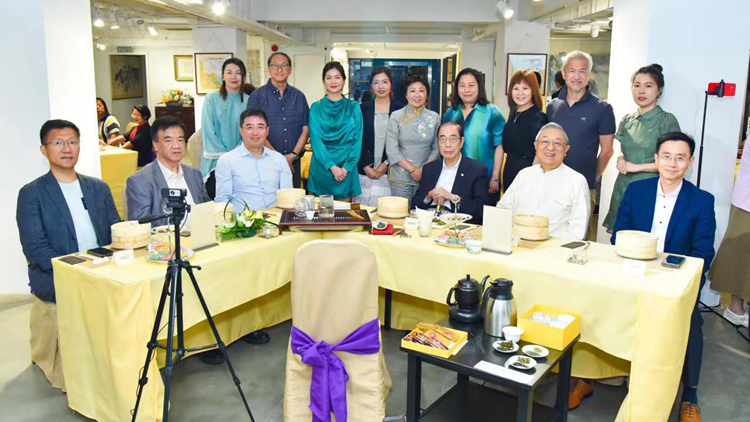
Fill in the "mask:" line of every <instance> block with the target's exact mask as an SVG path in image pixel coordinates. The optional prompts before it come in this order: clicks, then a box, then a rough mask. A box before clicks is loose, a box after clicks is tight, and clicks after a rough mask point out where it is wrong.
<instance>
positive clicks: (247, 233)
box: [237, 230, 258, 238]
mask: <svg viewBox="0 0 750 422" xmlns="http://www.w3.org/2000/svg"><path fill="white" fill-rule="evenodd" d="M256 234H258V230H243V231H241V232H238V233H237V237H245V238H247V237H253V236H255V235H256Z"/></svg>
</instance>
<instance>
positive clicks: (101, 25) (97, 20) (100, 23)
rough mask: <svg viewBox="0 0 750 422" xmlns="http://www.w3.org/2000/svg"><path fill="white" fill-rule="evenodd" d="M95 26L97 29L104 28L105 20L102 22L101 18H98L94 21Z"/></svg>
mask: <svg viewBox="0 0 750 422" xmlns="http://www.w3.org/2000/svg"><path fill="white" fill-rule="evenodd" d="M94 26H95V27H97V28H102V27H103V26H104V20H102V18H101V17H99V16H97V17H96V18H95V19H94Z"/></svg>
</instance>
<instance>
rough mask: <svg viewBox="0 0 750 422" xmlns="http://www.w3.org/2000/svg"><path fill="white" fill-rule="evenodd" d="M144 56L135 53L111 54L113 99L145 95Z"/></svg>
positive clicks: (110, 79) (110, 71)
mask: <svg viewBox="0 0 750 422" xmlns="http://www.w3.org/2000/svg"><path fill="white" fill-rule="evenodd" d="M143 58H144V56H135V55H116V54H113V55H111V56H109V81H110V85H111V86H112V99H113V100H122V99H125V98H140V97H143Z"/></svg>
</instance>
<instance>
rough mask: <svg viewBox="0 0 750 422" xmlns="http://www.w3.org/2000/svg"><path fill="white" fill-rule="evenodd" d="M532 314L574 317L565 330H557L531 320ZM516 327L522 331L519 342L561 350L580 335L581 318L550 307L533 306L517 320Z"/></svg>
mask: <svg viewBox="0 0 750 422" xmlns="http://www.w3.org/2000/svg"><path fill="white" fill-rule="evenodd" d="M534 312H542V313H545V314H547V315H554V316H558V315H560V314H566V315H570V316H572V317H574V318H575V320H573V322H571V323H570V324H568V326H567V327H565V328H557V327H553V326H551V325H547V324H542V323H541V322H536V321H534V320H532V319H531V316H532V315H533V314H534ZM518 326H519V327H520V328H522V329H523V334H522V335H521V340H523V341H528V342H529V343H535V344H540V345H542V346H545V347H551V348H553V349H555V350H562V349H564V348H565V346H567V345H568V344H570V342H571V341H573V339H575V338H576V337H577V336H578V334H580V333H581V316H580V315H578V314H574V313H572V312H568V311H565V310H562V309H558V308H553V307H551V306H544V305H534V306H532V307H531V308H530V309H529V310H528V311H526V312H525V313H524V314H523V315H521V317H520V318H518Z"/></svg>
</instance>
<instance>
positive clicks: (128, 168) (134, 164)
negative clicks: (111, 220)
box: [99, 147, 138, 220]
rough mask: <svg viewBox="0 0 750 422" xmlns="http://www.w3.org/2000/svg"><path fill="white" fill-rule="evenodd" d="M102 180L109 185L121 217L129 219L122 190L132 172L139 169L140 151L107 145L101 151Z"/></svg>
mask: <svg viewBox="0 0 750 422" xmlns="http://www.w3.org/2000/svg"><path fill="white" fill-rule="evenodd" d="M99 159H100V161H101V164H102V180H104V182H105V183H107V184H108V185H109V189H110V190H111V191H112V197H113V198H114V199H115V206H116V207H117V212H118V213H119V214H120V218H122V219H123V220H127V218H126V215H125V211H124V205H123V201H122V199H123V198H122V191H123V189H125V183H126V182H127V180H128V177H130V175H131V174H133V173H135V172H136V170H137V169H138V153H137V152H135V151H133V150H129V149H122V148H115V147H106V148H105V149H104V150H102V151H99Z"/></svg>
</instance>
